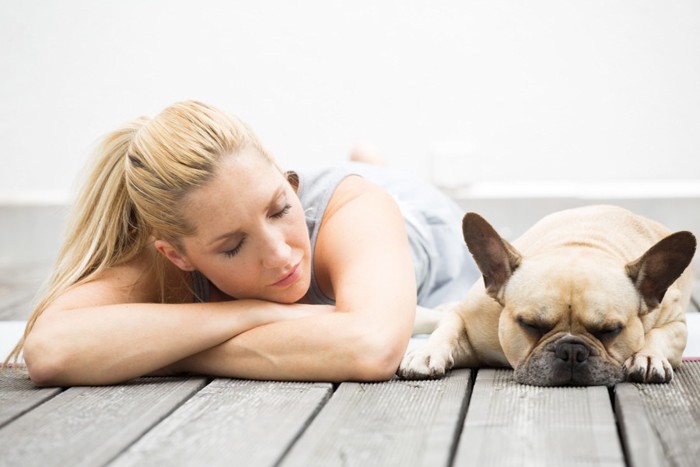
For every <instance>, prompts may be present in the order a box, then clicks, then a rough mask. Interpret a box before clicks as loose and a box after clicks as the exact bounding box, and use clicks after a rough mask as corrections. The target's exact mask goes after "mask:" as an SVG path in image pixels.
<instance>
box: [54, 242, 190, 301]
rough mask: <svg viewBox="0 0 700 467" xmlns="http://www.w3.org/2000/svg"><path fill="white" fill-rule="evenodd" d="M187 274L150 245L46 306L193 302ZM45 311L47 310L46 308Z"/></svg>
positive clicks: (67, 291) (64, 293) (68, 290)
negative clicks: (131, 257) (162, 296)
mask: <svg viewBox="0 0 700 467" xmlns="http://www.w3.org/2000/svg"><path fill="white" fill-rule="evenodd" d="M186 274H187V273H183V272H182V271H180V270H178V269H177V268H175V267H174V266H172V265H170V263H169V262H167V261H166V260H164V259H161V258H160V257H159V255H158V253H157V252H156V251H155V250H154V249H152V248H146V249H144V251H143V253H142V254H140V255H139V256H137V257H136V258H134V259H133V260H131V261H129V262H127V263H124V264H120V265H116V266H113V267H110V268H107V269H105V270H104V271H102V272H101V273H99V274H98V275H96V276H95V277H94V278H92V279H91V280H89V281H87V282H84V283H82V284H79V285H76V286H73V287H70V288H68V289H67V290H66V291H65V292H63V293H61V294H60V295H59V296H58V297H57V298H56V300H54V302H53V303H52V304H51V305H50V306H49V308H50V309H72V308H83V307H92V306H104V305H113V304H124V303H157V302H160V301H161V295H162V292H164V293H165V299H166V302H170V303H177V302H180V303H182V302H185V301H192V292H191V287H190V282H189V277H188V276H186ZM47 311H48V310H47Z"/></svg>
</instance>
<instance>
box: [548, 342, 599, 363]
mask: <svg viewBox="0 0 700 467" xmlns="http://www.w3.org/2000/svg"><path fill="white" fill-rule="evenodd" d="M554 353H555V355H556V356H557V358H558V359H560V360H563V361H564V362H565V363H567V364H569V365H572V366H573V365H576V364H578V363H583V362H585V361H586V360H588V356H589V355H590V354H591V352H590V350H588V347H586V345H585V344H583V343H581V342H577V341H566V340H565V341H560V342H558V343H557V345H556V347H555V349H554Z"/></svg>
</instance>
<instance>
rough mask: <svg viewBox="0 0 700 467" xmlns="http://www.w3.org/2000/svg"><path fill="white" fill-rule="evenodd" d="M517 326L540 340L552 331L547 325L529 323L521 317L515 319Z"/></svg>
mask: <svg viewBox="0 0 700 467" xmlns="http://www.w3.org/2000/svg"><path fill="white" fill-rule="evenodd" d="M517 322H518V325H519V326H520V327H521V328H522V329H523V330H525V331H526V332H527V333H528V334H530V335H532V336H535V337H537V338H540V337H542V336H544V335H545V334H547V333H548V332H549V331H551V330H552V326H551V325H549V324H544V323H539V322H535V321H530V320H528V319H526V318H523V317H522V316H518V318H517Z"/></svg>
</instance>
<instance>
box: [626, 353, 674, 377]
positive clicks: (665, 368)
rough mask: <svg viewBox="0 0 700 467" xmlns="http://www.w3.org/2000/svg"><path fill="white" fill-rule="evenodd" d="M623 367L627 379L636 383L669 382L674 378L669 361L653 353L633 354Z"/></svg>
mask: <svg viewBox="0 0 700 467" xmlns="http://www.w3.org/2000/svg"><path fill="white" fill-rule="evenodd" d="M623 369H624V370H625V373H626V375H627V380H628V381H631V382H634V383H668V382H669V381H671V380H672V379H673V368H672V367H671V364H670V363H669V361H668V360H667V359H665V358H661V357H656V356H653V355H642V354H636V355H633V356H631V357H630V358H628V359H627V361H625V363H624V365H623Z"/></svg>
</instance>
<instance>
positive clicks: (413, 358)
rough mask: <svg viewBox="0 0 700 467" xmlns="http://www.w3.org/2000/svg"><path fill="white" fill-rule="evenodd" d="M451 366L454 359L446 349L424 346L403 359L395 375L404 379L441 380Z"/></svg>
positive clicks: (444, 347)
mask: <svg viewBox="0 0 700 467" xmlns="http://www.w3.org/2000/svg"><path fill="white" fill-rule="evenodd" d="M453 365H454V359H453V358H452V352H451V351H450V349H449V348H448V347H446V346H443V347H434V346H432V347H431V346H430V344H426V345H424V346H423V347H420V348H417V349H414V350H411V351H410V352H408V353H407V354H406V355H405V356H404V357H403V360H401V365H400V366H399V370H398V371H397V374H398V375H399V376H400V377H401V378H404V379H428V378H441V377H442V376H445V372H447V370H449V369H451V368H452V366H453Z"/></svg>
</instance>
